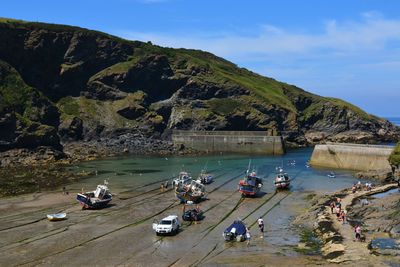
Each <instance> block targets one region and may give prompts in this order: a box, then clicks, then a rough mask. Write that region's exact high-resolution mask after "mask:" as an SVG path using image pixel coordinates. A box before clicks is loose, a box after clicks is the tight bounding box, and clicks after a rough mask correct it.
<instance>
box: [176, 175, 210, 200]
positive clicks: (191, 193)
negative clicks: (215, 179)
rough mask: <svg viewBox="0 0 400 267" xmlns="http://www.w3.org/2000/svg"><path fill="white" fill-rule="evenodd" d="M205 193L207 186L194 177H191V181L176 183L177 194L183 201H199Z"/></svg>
mask: <svg viewBox="0 0 400 267" xmlns="http://www.w3.org/2000/svg"><path fill="white" fill-rule="evenodd" d="M205 193H206V189H205V186H204V185H203V184H202V183H200V182H198V181H195V180H192V179H190V183H188V182H186V183H185V184H183V183H178V184H175V196H176V197H177V198H178V199H179V200H180V201H181V202H182V203H188V202H193V203H197V202H199V201H200V200H201V199H202V198H203V197H204V195H205Z"/></svg>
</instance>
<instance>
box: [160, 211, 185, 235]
mask: <svg viewBox="0 0 400 267" xmlns="http://www.w3.org/2000/svg"><path fill="white" fill-rule="evenodd" d="M180 227H181V223H180V221H179V219H178V216H177V215H169V216H168V217H165V218H164V219H162V220H161V221H160V222H158V221H157V220H155V221H154V222H153V230H154V231H156V234H157V235H168V234H170V235H172V234H177V233H178V232H179V228H180Z"/></svg>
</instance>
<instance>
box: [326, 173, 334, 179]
mask: <svg viewBox="0 0 400 267" xmlns="http://www.w3.org/2000/svg"><path fill="white" fill-rule="evenodd" d="M327 176H328V177H329V178H335V177H336V175H335V173H334V172H330V173H329V174H328V175H327Z"/></svg>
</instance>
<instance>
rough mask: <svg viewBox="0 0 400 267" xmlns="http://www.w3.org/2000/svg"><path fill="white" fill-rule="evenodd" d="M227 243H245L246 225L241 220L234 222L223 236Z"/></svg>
mask: <svg viewBox="0 0 400 267" xmlns="http://www.w3.org/2000/svg"><path fill="white" fill-rule="evenodd" d="M222 235H223V237H224V239H225V241H239V242H241V241H244V240H245V239H246V225H245V224H244V223H243V222H242V221H241V220H236V221H234V222H233V223H232V224H231V225H230V226H229V227H228V228H226V229H225V231H224V233H223V234H222Z"/></svg>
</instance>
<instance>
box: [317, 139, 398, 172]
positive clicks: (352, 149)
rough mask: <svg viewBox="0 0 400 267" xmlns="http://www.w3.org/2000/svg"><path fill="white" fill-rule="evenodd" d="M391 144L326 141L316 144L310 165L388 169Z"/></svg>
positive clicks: (354, 168)
mask: <svg viewBox="0 0 400 267" xmlns="http://www.w3.org/2000/svg"><path fill="white" fill-rule="evenodd" d="M393 149H394V147H393V146H383V145H359V144H343V143H326V144H323V145H316V146H315V148H314V151H313V153H312V156H311V160H310V164H311V165H312V166H319V167H327V168H336V169H347V170H355V171H370V170H390V164H389V161H388V158H389V155H390V154H391V153H392V151H393Z"/></svg>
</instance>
